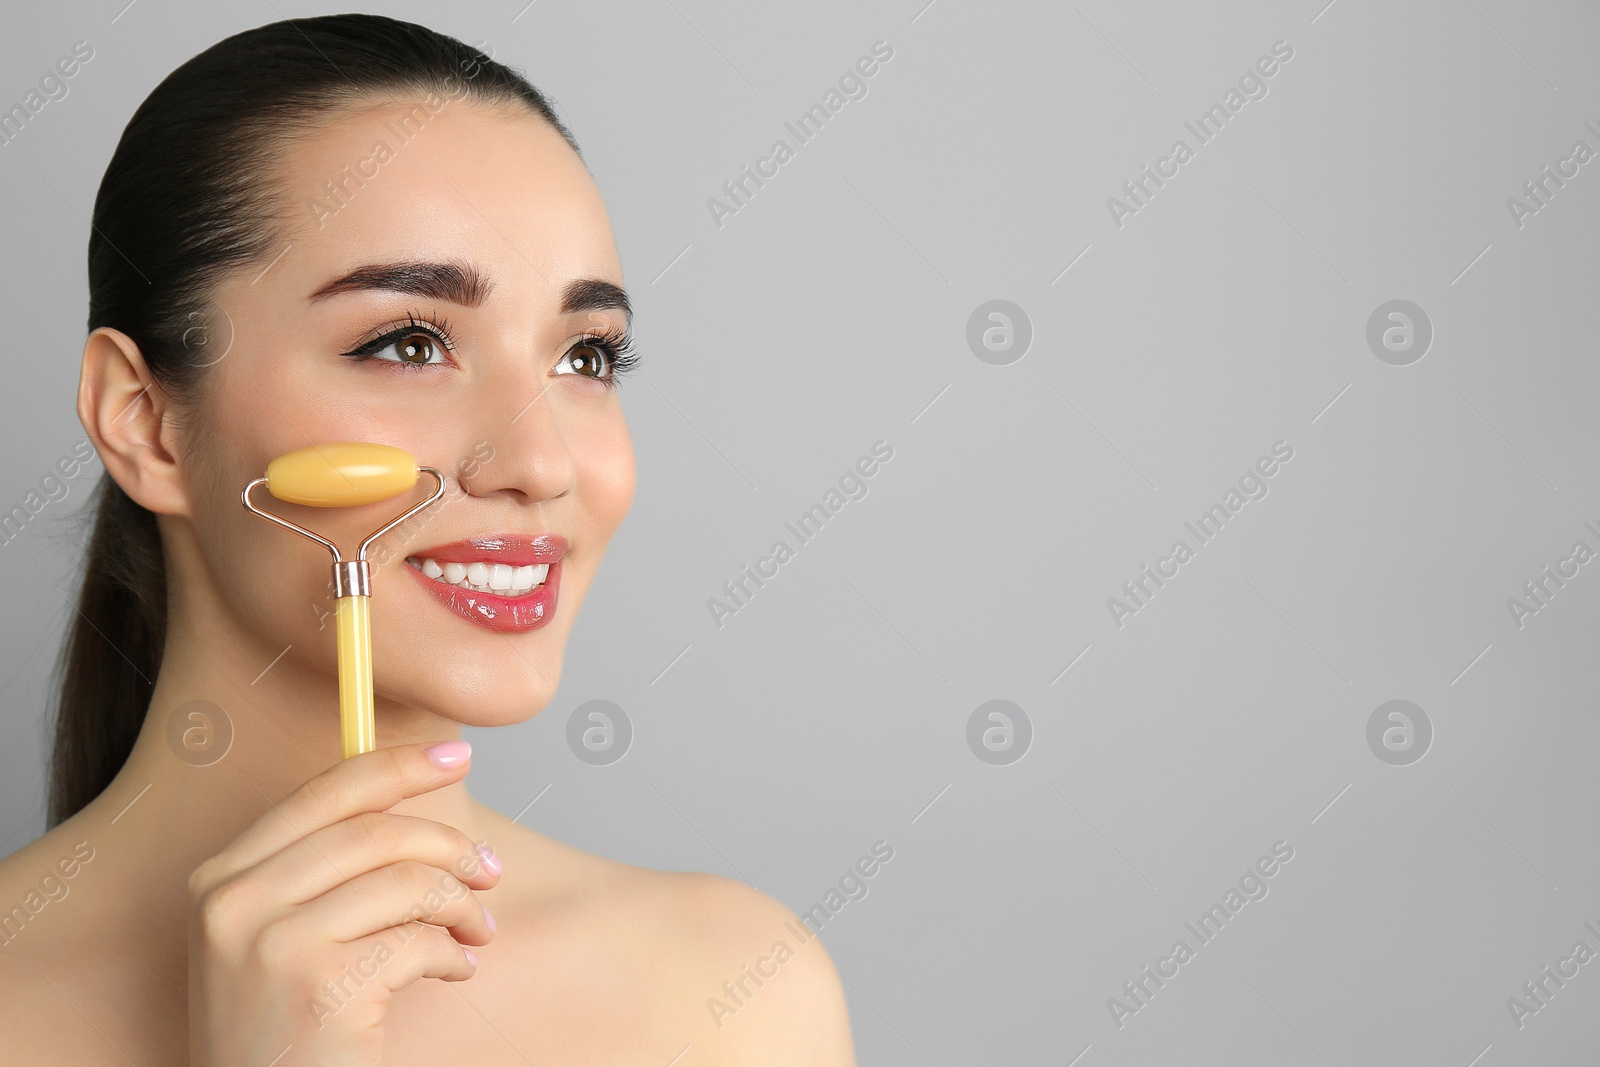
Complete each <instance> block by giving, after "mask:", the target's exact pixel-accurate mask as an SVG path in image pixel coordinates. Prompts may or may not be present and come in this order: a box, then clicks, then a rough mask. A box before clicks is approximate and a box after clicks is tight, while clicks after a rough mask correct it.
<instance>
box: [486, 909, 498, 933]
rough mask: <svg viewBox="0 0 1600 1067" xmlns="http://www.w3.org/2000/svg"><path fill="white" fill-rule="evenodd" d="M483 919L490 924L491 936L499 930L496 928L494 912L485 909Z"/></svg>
mask: <svg viewBox="0 0 1600 1067" xmlns="http://www.w3.org/2000/svg"><path fill="white" fill-rule="evenodd" d="M483 918H484V921H485V922H487V923H488V924H489V932H490V933H491V934H492V933H494V932H495V930H497V929H498V927H496V926H495V922H494V912H492V911H490V910H489V909H488V908H484V909H483Z"/></svg>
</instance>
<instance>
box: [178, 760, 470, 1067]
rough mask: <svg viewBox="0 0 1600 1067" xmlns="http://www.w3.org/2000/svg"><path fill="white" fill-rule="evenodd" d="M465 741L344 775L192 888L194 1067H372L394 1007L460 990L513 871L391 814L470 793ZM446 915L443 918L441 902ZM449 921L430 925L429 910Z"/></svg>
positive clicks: (351, 767) (274, 818)
mask: <svg viewBox="0 0 1600 1067" xmlns="http://www.w3.org/2000/svg"><path fill="white" fill-rule="evenodd" d="M470 755H471V748H470V746H468V745H467V743H466V742H464V741H451V742H445V743H443V744H437V745H431V746H430V745H426V744H414V745H400V746H396V747H394V748H381V749H377V750H376V751H373V752H365V753H362V754H361V755H358V756H353V757H351V758H350V759H347V760H342V761H341V762H339V763H337V764H335V765H334V766H333V767H331V768H329V769H328V770H326V771H324V772H323V773H321V774H319V775H317V776H316V777H315V778H312V779H311V780H310V781H308V782H306V783H305V784H304V785H302V786H300V787H299V788H298V789H296V790H295V791H294V792H293V793H292V794H290V795H289V796H288V797H287V798H286V799H285V800H283V801H282V802H281V803H279V804H278V805H276V807H274V808H273V810H271V811H268V812H266V813H264V814H263V815H262V816H261V817H260V818H259V819H257V820H256V821H255V823H253V824H252V825H251V826H250V828H249V829H247V830H245V831H244V833H242V834H240V835H239V836H238V837H236V838H234V840H233V841H231V842H230V843H229V844H228V845H227V847H225V848H224V849H223V850H222V851H221V852H219V853H217V854H216V855H215V856H213V857H211V858H210V859H208V860H206V861H205V862H204V863H202V864H200V866H199V867H197V868H195V870H194V873H193V874H192V875H190V877H189V1062H190V1064H191V1067H264V1065H266V1064H269V1063H273V1062H275V1061H276V1059H277V1058H278V1057H279V1056H280V1055H282V1054H283V1052H284V1050H285V1048H292V1049H293V1052H292V1053H291V1054H290V1056H289V1057H287V1059H286V1061H285V1062H292V1063H316V1064H318V1065H319V1067H357V1065H360V1067H371V1065H375V1064H377V1063H378V1062H379V1059H380V1057H381V1055H382V1049H383V1032H384V1031H383V1024H384V1018H385V1015H386V1013H387V1011H388V1007H389V1001H390V998H391V996H392V994H393V993H395V992H396V991H397V990H400V989H403V988H405V987H406V986H408V985H410V984H411V983H412V982H415V981H416V980H417V979H418V978H442V979H444V980H445V981H449V982H459V981H462V980H464V979H467V978H470V977H472V975H473V974H474V972H475V971H476V961H475V959H474V957H473V954H472V952H471V950H470V949H466V948H464V947H463V946H464V945H486V944H488V943H489V941H490V939H491V938H493V936H494V920H493V919H492V918H490V916H489V914H488V912H487V911H486V910H485V909H484V907H483V905H482V904H480V903H479V902H478V899H477V897H476V896H475V895H474V894H473V892H472V891H473V890H475V889H490V888H492V887H493V886H495V885H496V884H498V883H499V880H500V864H499V861H498V860H495V859H494V858H493V854H492V853H487V851H486V850H485V851H482V852H480V851H479V849H478V847H477V846H476V845H475V844H474V843H473V842H472V840H471V839H470V838H468V837H467V836H466V835H465V834H463V833H462V832H461V831H460V830H457V829H455V828H454V827H451V826H446V825H444V824H443V823H440V822H435V821H434V820H432V819H419V818H413V817H411V816H406V815H395V814H391V813H389V811H388V809H389V808H390V807H392V806H393V805H394V804H396V803H398V802H399V801H400V800H402V799H404V798H406V797H414V796H417V795H419V794H422V793H427V792H430V791H432V790H434V789H438V788H440V787H442V786H446V785H450V784H451V783H453V782H457V781H460V780H461V778H462V777H464V776H465V774H466V769H467V765H468V761H469V758H470ZM441 901H443V903H442V905H441V904H440V902H441ZM430 906H431V907H434V908H436V909H437V910H435V911H431V912H430V911H429V910H428V908H429V907H430Z"/></svg>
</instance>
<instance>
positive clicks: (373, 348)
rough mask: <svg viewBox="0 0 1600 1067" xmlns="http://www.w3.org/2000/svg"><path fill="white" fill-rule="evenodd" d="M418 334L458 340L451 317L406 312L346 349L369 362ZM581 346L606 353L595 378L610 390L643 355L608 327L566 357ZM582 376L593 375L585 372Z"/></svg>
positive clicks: (415, 366) (628, 337)
mask: <svg viewBox="0 0 1600 1067" xmlns="http://www.w3.org/2000/svg"><path fill="white" fill-rule="evenodd" d="M418 334H427V335H428V336H429V337H432V338H433V339H434V340H435V341H438V342H439V343H440V344H441V345H443V346H444V348H445V351H447V352H454V351H455V350H456V343H455V340H454V338H453V336H452V334H451V331H450V320H449V319H442V318H435V317H434V316H433V315H431V314H429V313H427V312H421V313H419V312H415V311H408V312H406V317H405V320H404V321H403V322H397V323H391V324H390V325H389V326H386V327H384V328H383V333H382V334H380V335H378V336H377V337H374V338H373V339H372V340H370V341H366V342H363V343H362V344H360V345H357V346H356V347H355V348H353V349H351V350H350V351H348V352H343V353H341V355H343V356H344V357H345V358H347V359H349V360H351V361H352V362H355V363H365V362H367V361H368V360H371V359H374V358H375V357H376V354H377V353H379V352H381V351H383V350H384V349H385V348H388V347H389V346H390V345H392V344H394V343H396V342H397V341H404V340H405V339H406V338H408V337H415V336H417V335H418ZM579 348H597V349H599V350H600V352H601V353H602V354H603V355H604V356H605V359H606V365H607V366H608V367H609V368H610V370H611V373H610V374H608V375H607V376H605V377H604V378H594V380H595V381H597V382H599V383H600V384H601V385H603V386H605V387H606V388H607V389H615V388H616V387H617V385H618V383H619V381H620V379H621V378H622V376H623V375H624V374H627V373H629V372H631V371H632V370H634V368H636V367H637V366H638V365H639V360H640V357H639V355H638V353H637V352H636V351H635V350H634V338H633V335H632V334H630V333H628V332H627V331H619V330H617V329H615V328H608V329H606V330H603V331H601V332H598V333H591V334H585V335H584V336H583V337H580V338H578V340H577V341H575V342H574V343H573V345H572V347H571V348H569V349H567V352H566V355H565V356H563V357H562V358H563V359H566V358H567V357H569V356H571V355H572V353H573V352H575V351H577V350H578V349H579ZM382 362H384V363H395V364H398V365H399V366H400V367H402V368H404V369H405V370H421V369H422V368H424V367H436V366H438V365H439V364H437V363H413V362H410V361H408V360H383V361H382ZM581 377H593V376H592V375H581Z"/></svg>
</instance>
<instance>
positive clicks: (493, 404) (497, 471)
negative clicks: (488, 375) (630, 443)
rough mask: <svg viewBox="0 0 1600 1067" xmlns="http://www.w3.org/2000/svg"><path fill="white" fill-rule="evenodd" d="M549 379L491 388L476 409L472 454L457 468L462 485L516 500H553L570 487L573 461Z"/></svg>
mask: <svg viewBox="0 0 1600 1067" xmlns="http://www.w3.org/2000/svg"><path fill="white" fill-rule="evenodd" d="M552 384H554V383H553V382H550V381H542V380H531V381H528V383H527V386H526V387H521V386H520V384H519V387H517V388H506V387H505V385H504V384H503V383H502V384H501V385H500V387H498V388H497V389H495V390H494V392H496V393H498V394H499V395H496V396H489V395H485V396H484V397H483V403H482V404H481V405H480V406H479V410H481V411H484V412H485V413H486V414H487V415H488V417H487V418H485V419H484V420H483V421H482V422H481V423H480V424H479V425H480V433H479V440H478V443H477V444H476V445H474V446H473V460H472V461H469V462H466V463H463V464H462V465H461V466H459V467H458V468H457V475H458V477H459V478H460V481H461V488H462V489H464V490H465V491H466V492H467V493H469V494H471V495H472V496H475V497H496V496H505V497H512V498H515V499H516V502H518V503H537V502H540V501H544V500H553V499H555V498H557V497H561V496H565V495H566V494H567V493H569V492H571V490H572V486H573V481H574V479H575V477H576V474H577V464H576V462H575V461H574V460H573V456H572V450H571V448H570V447H568V444H567V437H566V434H565V433H563V430H562V417H561V416H562V413H561V410H560V404H559V394H560V390H559V389H552V388H551V385H552Z"/></svg>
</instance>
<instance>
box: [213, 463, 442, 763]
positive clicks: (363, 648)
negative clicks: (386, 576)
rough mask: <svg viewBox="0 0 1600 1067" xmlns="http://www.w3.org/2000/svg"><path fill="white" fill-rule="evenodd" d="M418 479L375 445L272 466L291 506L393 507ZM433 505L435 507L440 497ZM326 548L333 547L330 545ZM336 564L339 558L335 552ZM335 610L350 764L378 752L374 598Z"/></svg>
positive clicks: (274, 484) (275, 486) (411, 466)
mask: <svg viewBox="0 0 1600 1067" xmlns="http://www.w3.org/2000/svg"><path fill="white" fill-rule="evenodd" d="M429 469H430V470H432V468H429ZM420 473H421V469H420V468H419V467H418V466H417V461H416V457H414V456H413V455H412V454H411V453H410V452H407V451H406V450H405V449H403V448H396V447H394V446H393V445H381V444H376V443H373V442H370V441H341V442H335V443H332V444H323V445H312V446H310V447H308V448H302V449H299V450H297V451H294V452H289V453H286V454H284V455H282V456H279V457H278V458H277V459H275V460H273V461H272V462H270V463H268V464H267V476H266V483H267V492H269V493H271V494H272V495H273V496H274V497H276V498H278V499H279V500H283V501H287V502H288V503H291V504H306V505H309V506H311V507H318V508H336V507H353V506H356V505H360V504H371V503H375V502H377V501H379V500H388V499H389V498H390V497H393V496H398V495H399V494H401V493H404V492H405V491H406V490H408V489H410V488H411V487H412V486H414V485H416V484H417V476H418V475H419V474H420ZM433 473H434V474H435V475H438V472H437V471H434V472H433ZM439 480H440V488H441V489H442V488H443V484H444V479H443V477H442V476H440V478H439ZM434 499H437V494H435V497H434ZM245 504H246V505H247V506H248V504H249V490H248V489H247V490H246V491H245ZM421 506H423V505H418V507H421ZM252 510H254V509H252ZM413 510H415V509H413ZM407 514H410V512H407ZM268 517H271V516H268ZM402 517H403V516H402ZM276 521H278V522H280V523H282V524H283V525H286V526H289V527H290V528H291V529H294V530H297V531H298V532H300V533H302V534H307V535H310V531H308V530H306V529H304V528H303V527H299V526H295V525H293V524H292V523H287V522H284V520H282V519H281V518H279V519H277V520H276ZM395 521H399V520H395ZM390 525H391V526H392V525H393V523H391V524H390ZM384 529H388V527H384ZM379 532H380V533H381V532H382V531H379ZM312 536H314V535H312ZM374 536H376V535H374ZM318 540H321V539H320V538H318ZM322 543H323V544H325V545H327V544H329V543H328V542H327V541H323V542H322ZM329 547H332V546H331V545H329ZM334 558H335V559H338V558H339V557H338V554H337V550H335V556H334ZM342 565H343V564H340V563H336V564H335V565H334V566H335V576H336V578H337V576H338V571H337V568H338V567H340V566H342ZM359 567H360V569H361V573H362V574H363V575H365V574H366V573H367V571H366V567H367V564H366V562H365V561H364V560H362V561H360V563H359ZM336 603H337V610H336V613H335V619H334V621H335V623H336V629H337V631H338V639H339V737H340V741H341V743H342V745H343V748H344V758H345V759H349V758H350V757H351V756H358V755H360V754H361V753H363V752H371V751H372V750H373V749H374V748H376V747H377V727H376V723H375V721H374V715H373V707H372V705H373V698H372V600H371V598H370V597H368V596H361V595H347V596H342V597H340V598H339V599H338V601H337V602H336Z"/></svg>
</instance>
